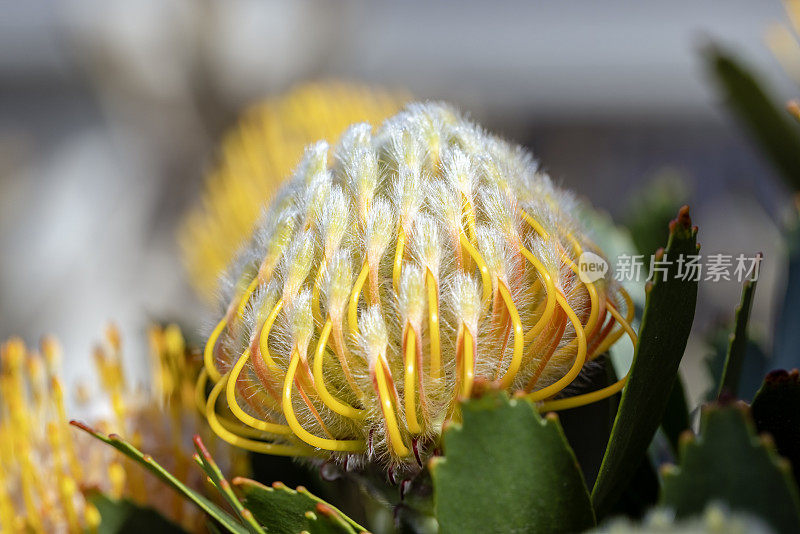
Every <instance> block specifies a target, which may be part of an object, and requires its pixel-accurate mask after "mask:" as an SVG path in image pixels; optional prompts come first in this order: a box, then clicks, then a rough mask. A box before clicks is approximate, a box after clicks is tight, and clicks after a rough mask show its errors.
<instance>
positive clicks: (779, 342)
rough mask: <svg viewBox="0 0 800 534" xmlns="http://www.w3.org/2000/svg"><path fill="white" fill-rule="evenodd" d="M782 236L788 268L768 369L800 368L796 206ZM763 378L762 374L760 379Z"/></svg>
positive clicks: (798, 219) (799, 216)
mask: <svg viewBox="0 0 800 534" xmlns="http://www.w3.org/2000/svg"><path fill="white" fill-rule="evenodd" d="M785 236H786V237H785V239H786V247H787V249H788V255H789V268H788V271H787V277H786V287H785V288H784V291H783V301H782V303H781V307H780V311H779V313H778V317H777V320H776V321H775V343H774V344H773V349H772V360H771V361H770V363H769V369H794V368H796V367H800V350H798V347H800V328H798V325H800V206H795V211H794V212H793V213H792V219H791V221H790V222H789V224H788V227H787V229H786V231H785ZM762 376H764V373H761V375H760V376H759V379H760V378H761V377H762Z"/></svg>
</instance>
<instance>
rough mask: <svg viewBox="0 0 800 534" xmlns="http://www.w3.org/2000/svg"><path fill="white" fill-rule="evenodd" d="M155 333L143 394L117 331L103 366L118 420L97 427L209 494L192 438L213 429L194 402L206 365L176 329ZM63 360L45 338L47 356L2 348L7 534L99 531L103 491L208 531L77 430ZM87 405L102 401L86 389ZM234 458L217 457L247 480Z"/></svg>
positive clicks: (11, 343)
mask: <svg viewBox="0 0 800 534" xmlns="http://www.w3.org/2000/svg"><path fill="white" fill-rule="evenodd" d="M149 334H150V340H151V347H152V357H153V365H154V366H153V373H152V376H151V378H152V382H153V384H152V385H153V389H152V390H151V391H149V392H145V391H135V390H133V389H132V388H131V387H130V384H128V383H127V380H126V377H125V373H124V370H123V366H122V358H121V351H122V344H121V339H120V335H119V332H118V331H117V329H116V328H114V327H113V326H110V327H109V328H108V329H107V332H106V340H105V342H104V343H102V344H100V345H98V346H97V347H96V349H95V351H94V359H95V364H96V366H97V370H98V374H99V378H100V380H99V382H100V386H101V388H102V391H103V393H104V394H105V395H106V396H107V397H108V400H109V401H110V404H111V411H112V417H111V418H110V420H98V419H95V420H93V421H92V424H93V425H95V426H97V427H98V428H101V429H102V430H103V431H104V432H116V433H119V434H122V435H126V436H129V437H130V438H131V439H132V441H133V442H134V443H136V444H137V445H138V446H143V447H145V448H147V449H148V450H149V451H151V452H152V453H153V454H154V455H155V457H156V458H158V459H159V460H160V461H162V462H163V463H164V465H165V466H167V467H168V468H169V469H170V470H171V471H172V472H174V473H176V475H177V476H179V477H180V478H181V480H183V481H185V482H186V483H187V484H189V485H191V486H193V487H195V488H197V489H198V490H203V489H204V488H205V486H204V484H205V481H204V479H203V477H202V476H200V475H199V474H197V473H196V471H195V470H193V469H190V466H191V464H192V462H193V460H192V455H193V448H192V446H191V437H192V435H193V434H195V433H197V432H202V430H204V426H203V425H201V424H200V421H199V417H198V415H197V410H196V404H195V401H196V399H195V397H194V380H195V378H196V376H197V373H198V367H199V361H198V360H199V358H194V359H193V358H192V357H191V353H190V352H189V351H188V350H187V349H186V346H185V343H184V339H183V335H182V334H181V331H180V329H179V328H178V327H177V326H175V325H171V326H168V327H166V328H162V327H159V326H154V327H152V328H151V329H150V332H149ZM60 360H61V349H60V347H59V345H58V342H57V341H56V340H55V339H54V338H51V337H46V338H44V339H43V341H42V343H41V346H40V348H39V350H35V349H33V348H30V347H26V345H25V344H24V343H23V341H22V340H21V339H19V338H13V339H10V340H8V341H7V342H5V343H4V344H3V345H2V346H1V347H0V532H3V533H6V532H9V533H10V532H34V533H48V534H50V533H79V532H95V531H97V529H98V527H99V526H100V524H101V517H100V515H99V512H98V510H97V509H96V508H95V507H94V506H93V505H92V504H91V502H90V500H88V499H86V498H85V497H84V493H83V492H84V491H94V490H98V491H101V492H103V493H104V494H106V495H107V496H109V497H111V498H115V499H119V498H123V497H124V498H127V499H131V500H133V501H134V502H136V503H138V504H141V505H147V506H152V507H154V508H156V509H158V510H159V511H160V512H162V513H163V514H164V515H165V516H166V517H168V518H170V519H171V520H172V521H174V522H176V523H178V524H180V525H182V526H183V527H184V528H186V529H188V530H189V531H193V532H195V531H204V527H203V525H204V523H205V520H204V518H202V517H198V516H197V515H196V514H192V513H191V510H192V505H191V503H189V502H187V501H185V500H183V499H182V498H181V497H180V496H179V495H177V494H175V493H173V492H172V491H171V490H169V489H168V488H167V487H165V486H164V485H163V484H162V483H161V482H160V481H159V480H157V479H155V478H154V477H152V476H151V475H150V474H148V473H146V472H145V471H144V470H142V469H141V467H139V466H136V465H134V464H133V463H132V462H130V461H128V460H126V459H123V458H121V457H120V456H119V455H118V454H117V453H116V452H115V451H113V450H112V449H110V448H108V447H106V446H105V445H103V444H101V443H100V442H98V441H96V440H94V439H92V438H90V437H88V436H86V435H85V434H84V433H82V432H77V431H75V430H74V429H71V428H70V427H69V425H68V419H67V407H66V405H65V399H64V393H63V386H62V384H61V380H60V378H59V374H60V373H59V369H60V364H59V362H60ZM80 397H81V398H80V399H79V401H80V402H82V403H86V402H89V401H98V400H99V399H98V397H96V396H94V395H90V394H89V393H88V392H86V391H85V390H83V391H82V392H81V394H80ZM209 444H210V445H212V446H215V445H217V444H215V443H214V442H213V441H211V442H209ZM219 445H224V444H219ZM215 448H216V447H215ZM225 449H226V451H225V452H226V453H227V454H219V452H222V451H219V450H218V457H220V458H221V459H222V460H223V461H224V462H225V464H226V468H230V467H232V466H231V463H237V469H238V472H240V473H242V472H243V471H242V466H241V460H243V455H242V454H240V453H239V454H237V451H236V449H233V448H232V447H228V446H225ZM193 475H194V476H193Z"/></svg>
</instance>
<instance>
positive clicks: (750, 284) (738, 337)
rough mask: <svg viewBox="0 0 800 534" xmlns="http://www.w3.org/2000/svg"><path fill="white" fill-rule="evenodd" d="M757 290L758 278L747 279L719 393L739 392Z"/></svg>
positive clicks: (733, 393) (737, 312)
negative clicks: (748, 325)
mask: <svg viewBox="0 0 800 534" xmlns="http://www.w3.org/2000/svg"><path fill="white" fill-rule="evenodd" d="M755 292H756V280H746V281H745V282H744V286H743V288H742V300H741V302H740V304H739V306H738V307H737V308H736V315H735V319H734V324H735V327H734V329H733V334H732V335H731V339H730V343H728V352H727V354H726V356H725V365H724V367H723V370H722V378H721V379H720V382H719V392H718V394H719V395H722V394H723V393H729V394H731V395H734V396H736V395H738V394H739V382H740V380H741V376H742V367H743V366H744V359H745V356H746V354H747V322H748V321H749V320H750V310H751V309H752V308H753V297H754V295H755Z"/></svg>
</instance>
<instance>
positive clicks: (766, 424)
mask: <svg viewBox="0 0 800 534" xmlns="http://www.w3.org/2000/svg"><path fill="white" fill-rule="evenodd" d="M751 409H752V414H753V420H754V422H755V424H756V428H757V429H758V431H759V432H769V434H770V435H771V436H772V438H773V439H774V440H775V446H776V447H777V449H778V452H779V453H780V454H781V455H782V456H783V457H785V458H786V459H788V460H789V461H790V462H791V463H792V471H793V473H794V479H795V482H796V483H797V485H798V487H800V373H799V372H798V371H797V369H795V370H793V371H792V372H790V373H789V372H786V371H783V370H781V371H773V372H771V373H770V374H768V375H767V377H766V378H765V379H764V384H763V385H762V386H761V389H760V390H758V393H757V394H756V397H755V399H753V404H752V406H751Z"/></svg>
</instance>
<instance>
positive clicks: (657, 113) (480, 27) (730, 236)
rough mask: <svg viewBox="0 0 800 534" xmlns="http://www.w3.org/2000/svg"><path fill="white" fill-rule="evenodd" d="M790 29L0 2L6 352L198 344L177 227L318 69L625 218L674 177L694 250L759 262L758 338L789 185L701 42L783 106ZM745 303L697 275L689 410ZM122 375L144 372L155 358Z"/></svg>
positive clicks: (332, 7)
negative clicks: (723, 328)
mask: <svg viewBox="0 0 800 534" xmlns="http://www.w3.org/2000/svg"><path fill="white" fill-rule="evenodd" d="M786 23H787V16H786V13H785V11H784V7H783V5H782V4H781V2H780V1H779V0H763V1H760V2H752V1H744V0H725V1H722V0H720V1H709V0H673V1H671V2H624V1H619V0H606V1H604V2H595V1H590V0H578V1H573V2H560V3H555V2H546V1H527V0H526V1H523V0H518V1H504V2H492V3H486V2H477V1H466V2H459V3H458V4H456V3H451V2H429V1H422V0H412V1H406V2H393V1H390V0H381V1H375V2H369V3H368V2H358V1H344V2H333V1H330V2H326V1H317V0H300V1H297V0H291V1H290V0H277V1H266V0H225V1H222V0H219V1H212V0H105V1H102V2H100V1H85V0H83V1H82V0H72V1H64V2H58V1H54V0H49V1H48V0H28V1H25V2H5V3H4V5H3V7H2V16H0V338H6V337H8V336H10V335H15V334H16V335H20V336H22V337H24V338H25V339H26V341H28V342H35V341H36V339H37V338H38V337H39V336H40V335H41V334H43V333H53V334H56V335H57V336H58V337H59V338H60V339H61V340H62V343H63V345H64V348H65V353H66V363H67V365H66V366H65V375H66V376H65V378H66V379H67V380H68V381H74V380H76V379H77V378H79V377H83V378H85V377H87V376H90V375H91V373H92V371H91V365H92V364H91V359H90V358H89V357H88V355H89V354H90V349H91V347H92V345H93V343H94V342H95V340H96V339H98V337H99V336H100V335H101V332H102V330H103V328H104V325H105V324H106V323H107V322H108V321H114V322H115V323H116V324H117V325H118V326H119V327H120V329H121V330H122V331H123V332H124V333H125V334H126V337H125V349H126V352H127V353H128V354H129V355H136V354H145V352H146V350H145V348H144V347H146V343H147V342H146V337H145V336H144V335H143V333H144V331H145V328H146V326H147V324H149V323H151V322H152V321H165V320H177V321H179V322H180V323H181V325H182V326H183V327H184V330H185V332H186V334H187V335H188V336H189V337H190V338H191V339H193V340H195V341H197V342H200V340H201V336H200V331H201V327H202V326H203V325H204V324H205V322H206V321H207V320H208V319H209V317H211V316H212V314H213V312H212V310H209V309H208V308H207V306H206V305H205V303H203V302H202V300H201V299H200V298H199V297H198V296H196V294H195V292H194V291H193V290H192V288H191V286H190V284H189V282H188V277H187V272H186V269H185V268H184V265H183V264H182V261H181V252H180V247H179V246H178V243H177V237H176V235H177V231H178V227H179V225H180V221H181V220H182V217H183V216H184V214H185V213H186V212H187V210H189V209H191V208H192V207H193V206H196V205H197V204H198V202H199V199H200V195H201V191H202V187H203V184H204V181H205V178H206V175H207V172H208V170H209V169H210V168H211V166H212V165H213V164H214V162H215V158H216V156H217V149H216V147H217V146H218V143H219V142H220V139H221V138H222V136H223V134H224V132H225V131H226V130H227V129H228V128H230V127H231V126H232V125H233V124H234V123H235V121H236V118H237V116H238V115H239V113H240V112H241V111H242V110H243V109H245V108H246V107H248V106H250V105H252V104H254V103H256V102H258V101H260V100H261V99H263V98H265V97H268V96H272V95H279V94H282V93H285V92H286V91H289V90H290V89H291V88H292V87H294V86H296V85H298V84H301V83H304V82H308V81H314V80H327V79H338V80H347V81H356V82H363V83H367V84H370V85H376V86H382V87H387V88H390V89H398V90H404V91H407V92H408V93H410V94H411V95H413V96H414V97H415V98H420V99H426V98H431V99H444V100H448V101H451V102H453V103H455V104H457V105H458V106H459V107H461V108H462V109H463V110H464V111H467V112H468V113H470V114H471V115H472V117H473V118H475V119H476V120H477V121H479V122H481V123H482V124H483V125H484V126H486V127H487V128H488V129H489V130H493V131H496V132H498V133H500V134H502V135H503V136H505V137H508V138H510V139H513V140H516V141H518V142H520V143H522V144H524V145H526V146H528V147H529V148H531V149H532V150H533V152H534V154H536V156H537V157H538V158H539V159H540V161H541V162H542V165H543V166H544V167H545V168H546V169H547V170H549V172H550V174H551V175H552V177H553V178H554V179H555V180H556V181H557V182H559V183H561V184H563V185H564V186H565V187H568V188H570V189H573V190H574V191H576V192H577V193H578V194H579V195H580V196H582V197H585V198H586V199H588V200H589V201H591V203H592V204H594V205H595V206H596V207H598V208H599V209H601V210H603V211H606V212H607V213H609V214H610V215H611V216H612V217H613V218H614V220H615V221H616V222H618V223H625V222H626V221H627V220H628V219H629V217H631V213H632V212H633V211H635V206H636V203H637V201H638V200H637V199H639V198H640V192H641V191H642V190H643V189H644V188H645V186H647V184H649V183H651V182H653V181H660V182H663V183H669V184H672V186H671V187H673V188H674V189H676V190H677V193H676V194H677V195H679V196H682V197H685V199H686V200H688V201H689V203H690V205H691V206H692V213H693V217H694V219H695V222H696V224H698V225H699V226H700V229H701V230H700V241H701V243H702V245H703V251H704V253H714V252H722V253H725V254H732V255H734V256H735V255H738V254H740V253H744V254H745V255H750V256H752V255H753V254H754V253H755V252H757V251H762V252H763V253H764V254H765V257H766V261H765V263H764V265H763V267H764V268H763V270H762V277H761V282H760V284H759V291H758V295H757V298H756V304H755V309H754V318H753V320H752V321H751V325H752V328H753V329H754V331H755V334H754V335H758V332H761V333H763V334H766V333H767V332H769V331H770V329H771V322H772V320H773V313H774V309H775V307H776V302H777V301H776V296H778V294H779V293H780V292H781V291H782V289H781V287H782V286H781V283H782V282H781V280H782V278H783V277H784V276H785V272H784V264H785V254H786V252H785V251H784V250H783V244H782V240H781V233H780V230H779V225H780V221H781V220H782V217H783V213H784V211H785V210H786V208H787V206H788V205H789V203H790V201H791V200H790V195H789V194H788V189H787V188H785V186H783V185H782V183H781V182H780V181H779V179H778V178H777V176H776V175H775V173H774V172H773V171H772V168H771V167H770V166H769V164H768V163H767V162H766V161H765V160H764V159H763V157H762V156H761V155H760V153H759V152H758V151H757V150H756V149H755V148H754V147H752V145H751V144H750V142H749V140H748V138H747V136H746V134H745V133H744V132H743V130H741V129H740V128H739V126H738V123H737V122H736V121H735V120H734V119H733V118H731V117H730V115H729V114H728V113H727V112H726V110H725V108H724V106H722V104H721V102H720V99H719V97H718V96H717V94H718V93H717V92H716V91H715V90H714V85H713V82H712V80H711V79H710V76H709V74H708V72H707V65H706V62H705V61H704V60H703V55H702V49H703V47H704V46H705V45H706V44H707V42H708V41H709V40H710V39H713V40H715V41H717V42H720V43H722V44H724V45H725V46H727V47H728V48H729V49H730V50H732V51H734V52H736V53H737V55H739V56H740V57H741V58H742V59H744V60H745V61H746V63H747V64H748V65H750V66H751V67H753V68H754V69H755V70H756V71H757V72H758V73H759V74H760V75H761V76H762V79H763V80H765V81H766V82H768V84H769V86H770V88H771V90H772V91H774V93H775V95H776V97H778V98H779V99H786V98H788V97H789V96H791V95H792V91H791V89H792V85H791V81H790V79H789V77H788V76H787V74H786V73H785V72H784V71H783V70H782V69H781V66H780V64H779V62H778V60H777V59H776V58H775V56H774V55H773V53H772V51H771V50H770V48H769V47H768V45H767V43H766V40H765V35H766V33H767V31H768V29H769V28H770V27H772V26H774V25H776V24H786ZM676 184H678V185H676ZM739 293H740V290H739V287H738V284H737V283H736V282H735V281H733V282H730V283H716V284H713V283H702V284H701V288H700V295H699V305H698V312H697V316H696V320H695V327H694V328H695V331H696V332H697V335H695V336H693V338H692V341H690V348H689V353H688V355H687V357H686V358H685V359H684V364H683V365H684V367H683V369H682V371H683V374H684V377H685V378H687V382H688V384H689V390H690V393H691V396H692V397H693V398H695V399H696V398H697V397H698V396H699V395H700V394H701V393H702V391H703V388H704V384H706V383H707V380H706V378H705V373H706V370H705V368H704V366H703V363H702V360H703V355H704V354H705V353H706V352H708V349H707V346H706V345H705V343H704V338H703V336H702V334H703V332H705V331H706V330H707V329H708V328H709V327H710V325H713V324H715V323H716V322H718V321H720V320H721V319H724V320H728V319H730V317H731V316H732V314H733V309H734V307H735V305H736V303H737V302H738V299H739ZM765 337H766V336H765ZM126 365H127V366H128V367H129V372H130V374H131V375H132V376H134V377H136V376H138V377H140V378H143V377H144V376H146V366H147V361H146V359H144V358H141V359H136V358H128V360H127V361H126Z"/></svg>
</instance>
